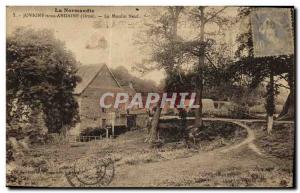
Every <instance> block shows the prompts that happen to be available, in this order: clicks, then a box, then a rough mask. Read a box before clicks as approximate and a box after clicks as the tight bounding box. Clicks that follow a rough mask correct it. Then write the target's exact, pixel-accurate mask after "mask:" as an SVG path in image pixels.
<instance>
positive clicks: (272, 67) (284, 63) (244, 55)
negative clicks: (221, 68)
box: [229, 7, 295, 125]
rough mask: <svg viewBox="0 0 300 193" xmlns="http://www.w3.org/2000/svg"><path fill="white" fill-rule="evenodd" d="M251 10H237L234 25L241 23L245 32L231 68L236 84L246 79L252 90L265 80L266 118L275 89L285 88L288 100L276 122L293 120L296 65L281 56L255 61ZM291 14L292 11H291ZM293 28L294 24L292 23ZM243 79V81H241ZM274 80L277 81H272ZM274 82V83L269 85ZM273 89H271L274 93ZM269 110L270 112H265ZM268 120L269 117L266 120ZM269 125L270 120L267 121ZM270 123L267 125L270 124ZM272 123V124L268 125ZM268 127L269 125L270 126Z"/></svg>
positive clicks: (289, 57)
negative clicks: (285, 83) (283, 82)
mask: <svg viewBox="0 0 300 193" xmlns="http://www.w3.org/2000/svg"><path fill="white" fill-rule="evenodd" d="M252 9H253V8H251V7H242V8H239V10H238V17H237V21H239V22H242V21H244V22H243V24H244V26H245V27H244V29H245V31H244V32H242V33H240V34H239V35H238V37H237V40H236V41H237V43H238V50H237V51H236V60H237V62H235V63H234V64H233V65H232V66H231V67H230V68H229V71H231V72H232V73H233V74H235V75H234V76H233V77H235V79H236V80H238V79H239V80H242V79H244V77H245V76H246V77H248V85H249V87H251V88H255V87H257V86H258V85H259V84H260V83H261V82H264V81H266V80H268V81H269V82H268V86H267V90H268V92H267V96H266V103H267V104H266V110H267V112H268V115H271V112H273V110H272V106H274V104H270V103H271V102H272V101H273V103H274V99H272V98H274V97H276V94H278V92H277V91H276V90H277V88H278V87H285V88H288V89H289V90H290V93H289V96H288V98H287V100H286V102H285V105H284V108H283V110H282V112H281V114H280V116H279V119H286V118H288V119H290V118H294V105H295V104H294V97H295V96H294V93H295V91H294V90H295V89H294V77H295V76H294V73H295V62H294V55H293V54H292V55H281V56H269V57H262V58H256V57H254V52H253V41H252V32H251V22H250V13H251V11H252ZM292 11H293V10H292ZM292 24H293V26H294V20H293V19H292ZM242 77H243V78H242ZM274 77H276V78H277V80H276V81H275V80H274ZM281 79H282V80H286V81H287V83H288V86H286V85H282V84H280V81H279V80H281ZM272 82H273V83H272ZM273 87H274V89H275V90H274V89H273ZM268 108H270V109H268ZM269 117H271V116H269ZM269 120H270V121H271V119H269ZM270 121H269V122H270ZM271 122H272V121H271ZM269 125H270V124H269Z"/></svg>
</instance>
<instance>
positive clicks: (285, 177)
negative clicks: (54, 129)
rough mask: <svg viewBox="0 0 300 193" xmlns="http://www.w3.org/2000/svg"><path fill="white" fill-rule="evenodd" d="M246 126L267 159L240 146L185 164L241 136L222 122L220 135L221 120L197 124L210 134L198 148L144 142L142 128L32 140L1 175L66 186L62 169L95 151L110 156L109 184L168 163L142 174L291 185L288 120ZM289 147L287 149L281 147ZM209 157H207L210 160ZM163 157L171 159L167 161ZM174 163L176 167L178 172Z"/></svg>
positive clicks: (165, 181)
mask: <svg viewBox="0 0 300 193" xmlns="http://www.w3.org/2000/svg"><path fill="white" fill-rule="evenodd" d="M216 124H217V123H216ZM247 124H248V123H247ZM249 126H250V127H251V128H255V134H256V136H257V139H256V141H255V144H256V145H257V146H258V147H259V148H260V149H261V150H262V151H263V152H264V153H265V154H267V155H270V156H271V157H272V159H271V161H270V160H269V159H270V158H269V157H267V158H265V157H258V156H257V155H256V154H254V153H253V152H252V151H251V150H250V149H249V148H247V146H245V147H243V149H239V150H236V151H234V152H230V154H224V156H223V155H220V156H221V157H218V159H219V160H217V161H218V162H217V163H218V164H219V165H213V167H212V168H207V169H206V167H202V168H198V167H196V168H194V167H193V166H191V165H189V163H190V162H191V159H194V161H196V163H197V162H198V158H197V156H199V155H201V154H202V153H203V151H211V150H214V149H216V148H218V147H223V146H226V145H231V144H233V143H238V142H240V141H242V140H243V139H244V138H245V137H246V133H245V131H244V130H243V129H241V128H239V127H235V128H234V127H233V125H227V127H226V129H227V130H226V134H225V135H223V133H222V132H221V131H222V126H219V125H214V124H211V125H210V129H206V130H203V131H202V132H204V133H202V134H203V136H205V135H206V134H208V133H209V134H210V135H211V136H213V137H210V138H205V137H203V138H202V141H200V142H199V144H200V145H201V146H200V148H199V149H198V150H195V149H187V148H185V146H184V145H183V144H182V143H179V142H172V143H167V144H165V145H164V146H163V147H162V148H159V149H151V148H149V145H148V144H146V143H144V140H145V137H146V135H147V133H146V131H144V130H137V131H130V132H127V133H125V134H122V135H120V136H119V137H118V138H116V139H113V140H101V141H92V142H87V143H80V145H78V144H76V145H74V144H61V145H47V146H36V147H34V148H32V149H31V151H30V152H27V153H25V156H24V157H19V158H18V159H16V161H15V162H14V167H12V168H13V171H12V172H10V173H9V174H8V175H7V182H8V185H19V186H20V185H21V186H22V185H23V186H50V187H59V186H68V185H69V184H68V182H67V181H66V179H65V177H64V176H63V175H62V172H63V171H68V170H69V169H70V168H71V167H72V165H73V163H74V161H75V160H77V159H79V158H81V157H84V156H90V155H96V156H98V157H99V158H102V157H105V156H110V157H111V158H112V159H113V160H114V161H115V166H116V175H117V177H116V178H117V179H115V181H114V183H115V184H114V185H116V186H118V185H119V184H118V181H117V180H118V179H119V180H126V179H127V178H128V180H130V179H131V178H129V177H128V173H130V172H133V176H135V175H136V174H135V173H134V172H135V169H136V168H144V167H148V166H151V167H153V168H154V169H155V168H156V166H157V165H158V167H159V168H167V167H171V168H172V169H171V173H170V174H174V176H172V175H169V174H168V175H167V174H165V178H161V176H162V175H163V173H162V171H159V170H158V171H155V175H156V177H153V178H152V177H151V178H149V179H147V180H149V186H151V185H155V186H193V187H194V186H198V187H264V186H269V187H286V186H291V185H292V175H293V172H292V168H291V166H292V158H293V154H292V153H291V152H292V148H293V147H292V145H293V140H291V139H293V137H291V135H292V134H293V132H294V131H293V130H292V129H293V127H291V125H289V124H275V127H274V131H273V133H272V135H270V136H268V135H267V134H266V132H265V131H264V124H263V123H253V124H252V123H251V124H250V123H249ZM289 148H290V149H291V151H287V150H289ZM273 158H274V159H273ZM281 160H282V161H281ZM199 161H201V160H199ZM215 161H216V160H212V162H215ZM233 161H235V162H233ZM169 162H171V163H172V164H175V165H169ZM185 162H186V164H185ZM178 163H184V168H176V164H178ZM204 163H207V162H204ZM153 165H155V167H154V166H153ZM200 166H201V164H200ZM214 166H215V167H214ZM177 169H181V172H178V175H177V173H176V170H177ZM149 170H150V171H151V170H152V169H149ZM173 171H174V172H173ZM156 172H157V174H156ZM175 174H176V175H175ZM144 175H145V177H147V173H145V174H143V175H141V176H140V177H141V178H143V177H144ZM118 176H119V177H118ZM137 177H138V178H139V176H137ZM145 180H146V179H145ZM150 181H151V182H150ZM146 183H148V181H146ZM125 185H126V182H125ZM119 186H120V185H119Z"/></svg>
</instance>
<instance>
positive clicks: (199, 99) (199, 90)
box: [195, 72, 203, 127]
mask: <svg viewBox="0 0 300 193" xmlns="http://www.w3.org/2000/svg"><path fill="white" fill-rule="evenodd" d="M199 73H200V74H199V79H198V81H199V82H198V86H197V88H196V99H195V104H196V105H199V108H198V109H196V113H195V126H196V127H202V125H203V120H202V107H203V105H202V91H203V84H202V72H199Z"/></svg>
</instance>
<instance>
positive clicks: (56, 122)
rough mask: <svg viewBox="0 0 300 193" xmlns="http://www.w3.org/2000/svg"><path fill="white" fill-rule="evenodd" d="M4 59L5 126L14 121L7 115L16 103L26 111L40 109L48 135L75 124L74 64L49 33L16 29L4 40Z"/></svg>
mask: <svg viewBox="0 0 300 193" xmlns="http://www.w3.org/2000/svg"><path fill="white" fill-rule="evenodd" d="M6 56H7V68H6V77H7V84H6V86H7V122H8V124H10V123H11V122H12V120H13V119H15V118H16V116H15V115H12V114H11V113H10V112H11V111H12V107H13V101H14V100H16V99H17V100H19V101H20V104H21V103H22V106H27V107H29V109H36V108H41V109H42V111H43V112H44V114H45V121H46V126H47V127H48V130H49V131H50V132H59V131H60V130H61V128H62V127H63V126H64V125H70V126H71V125H73V124H74V123H75V122H76V120H78V110H77V108H78V105H77V102H76V101H75V99H74V97H73V94H72V92H73V89H74V88H75V86H76V84H77V82H78V81H79V78H78V77H77V76H76V75H75V73H76V64H77V62H76V61H75V59H74V57H73V56H72V54H71V53H70V52H69V51H67V50H66V49H65V47H64V44H63V43H62V42H61V41H59V40H57V39H56V38H55V37H54V33H53V31H49V30H45V29H44V30H33V29H29V28H18V29H17V30H16V31H14V33H13V34H12V35H10V36H9V37H8V38H7V51H6ZM22 106H18V107H17V111H18V112H19V114H21V111H20V110H21V108H22Z"/></svg>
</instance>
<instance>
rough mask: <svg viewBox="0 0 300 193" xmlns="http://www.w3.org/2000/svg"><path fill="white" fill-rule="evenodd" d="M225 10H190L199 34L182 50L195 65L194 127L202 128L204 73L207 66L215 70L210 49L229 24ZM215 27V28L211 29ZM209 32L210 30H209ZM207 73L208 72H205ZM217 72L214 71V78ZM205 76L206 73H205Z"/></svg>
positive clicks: (207, 8) (198, 8)
mask: <svg viewBox="0 0 300 193" xmlns="http://www.w3.org/2000/svg"><path fill="white" fill-rule="evenodd" d="M225 9H226V8H223V7H221V8H216V7H205V6H199V7H196V8H192V9H191V10H190V12H189V15H190V17H191V19H192V21H193V23H194V24H196V25H197V26H198V27H199V33H198V35H197V36H196V38H195V39H194V40H190V41H186V42H185V43H184V44H183V48H184V50H185V51H186V52H187V53H189V54H191V55H192V57H194V58H195V59H196V61H197V62H196V64H195V69H194V70H195V72H196V76H195V84H196V85H195V92H196V99H195V104H196V105H199V108H198V109H196V117H195V126H196V127H199V128H200V127H202V125H203V121H202V97H203V83H204V72H205V70H206V69H205V68H207V66H212V67H213V68H215V69H216V66H215V64H214V62H213V59H212V58H211V57H212V56H211V55H212V47H213V45H214V44H215V42H216V41H215V40H214V38H215V36H218V35H223V34H224V32H222V27H223V26H225V25H226V24H228V23H229V19H228V17H226V16H224V15H223V13H224V10H225ZM211 25H215V26H217V27H211ZM209 26H210V28H214V30H213V31H212V32H208V30H207V27H209ZM210 30H211V29H210ZM206 72H208V71H206ZM216 72H217V71H214V73H213V74H214V75H213V76H215V77H216V74H215V73H216ZM206 74H207V73H206Z"/></svg>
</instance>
